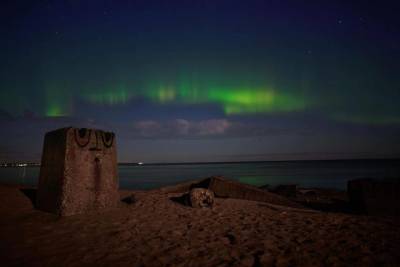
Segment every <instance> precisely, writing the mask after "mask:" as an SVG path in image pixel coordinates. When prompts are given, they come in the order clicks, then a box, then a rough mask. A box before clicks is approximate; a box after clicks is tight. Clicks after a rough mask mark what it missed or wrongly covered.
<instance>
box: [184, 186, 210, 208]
mask: <svg viewBox="0 0 400 267" xmlns="http://www.w3.org/2000/svg"><path fill="white" fill-rule="evenodd" d="M189 196H190V204H191V206H192V207H193V208H210V207H212V206H213V204H214V193H213V192H212V191H211V190H208V189H205V188H193V189H192V190H190V194H189Z"/></svg>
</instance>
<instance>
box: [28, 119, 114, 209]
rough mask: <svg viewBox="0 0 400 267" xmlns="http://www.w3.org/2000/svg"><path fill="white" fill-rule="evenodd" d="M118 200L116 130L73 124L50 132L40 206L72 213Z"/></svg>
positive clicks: (39, 198) (103, 206) (99, 207)
mask: <svg viewBox="0 0 400 267" xmlns="http://www.w3.org/2000/svg"><path fill="white" fill-rule="evenodd" d="M118 203H119V194H118V171H117V150H116V140H115V135H114V133H111V132H104V131H101V130H95V129H86V128H80V129H79V128H72V127H69V128H62V129H58V130H55V131H51V132H48V133H46V136H45V140H44V146H43V154H42V163H41V167H40V175H39V185H38V193H37V203H36V204H37V205H36V206H37V208H38V209H41V210H43V211H47V212H51V213H55V214H58V215H61V216H69V215H73V214H79V213H85V212H87V211H90V210H101V209H104V208H109V207H114V206H117V205H118Z"/></svg>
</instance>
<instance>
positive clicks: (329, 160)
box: [118, 158, 400, 166]
mask: <svg viewBox="0 0 400 267" xmlns="http://www.w3.org/2000/svg"><path fill="white" fill-rule="evenodd" d="M370 161H392V162H396V161H400V158H387V159H384V158H360V159H319V160H258V161H209V162H207V161H203V162H154V163H143V164H142V166H143V165H147V166H149V165H150V166H157V165H211V164H246V163H249V164H250V163H271V162H272V163H273V162H277V163H279V162H299V163H304V162H310V163H315V162H370ZM118 165H119V166H135V165H139V164H138V163H137V162H119V163H118Z"/></svg>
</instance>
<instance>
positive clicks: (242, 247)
mask: <svg viewBox="0 0 400 267" xmlns="http://www.w3.org/2000/svg"><path fill="white" fill-rule="evenodd" d="M132 194H133V196H134V197H130V196H131V195H132ZM120 195H121V199H125V202H121V204H120V205H119V207H118V208H114V209H110V210H107V211H104V212H101V213H99V212H93V213H90V214H84V215H74V216H70V217H58V216H55V215H53V214H50V213H46V212H42V211H39V210H36V209H34V206H33V204H32V199H33V198H34V196H35V190H34V189H29V188H24V189H21V188H20V187H17V186H6V185H2V186H0V224H1V227H0V240H1V241H0V242H1V243H0V245H1V265H2V266H94V265H96V266H399V265H400V255H399V254H398V251H399V250H400V223H399V219H396V218H383V217H369V216H356V215H349V214H341V213H328V212H320V211H315V210H310V209H305V208H304V209H303V208H293V207H287V206H279V205H273V204H268V203H262V202H256V201H246V200H239V199H228V198H227V199H224V198H216V200H215V204H214V207H212V208H202V209H194V208H192V207H189V206H185V205H183V204H182V203H180V202H179V201H176V199H179V197H180V196H181V195H182V194H181V193H171V190H152V191H120ZM126 202H130V203H126Z"/></svg>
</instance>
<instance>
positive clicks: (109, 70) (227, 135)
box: [0, 0, 400, 163]
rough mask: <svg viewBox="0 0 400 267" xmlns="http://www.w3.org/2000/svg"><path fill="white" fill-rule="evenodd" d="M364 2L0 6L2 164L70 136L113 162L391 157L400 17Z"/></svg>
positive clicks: (95, 1)
mask: <svg viewBox="0 0 400 267" xmlns="http://www.w3.org/2000/svg"><path fill="white" fill-rule="evenodd" d="M304 2H306V3H304ZM368 2H370V1H356V2H355V1H278V0H273V1H232V0H230V1H218V0H215V1H211V0H210V1H172V0H170V1H148V0H146V1H101V0H92V1H73V0H70V1H39V0H37V1H18V0H16V1H2V2H1V6H0V21H1V26H0V29H1V42H0V48H1V61H0V62H1V63H0V70H1V72H0V127H1V131H0V138H1V143H0V161H14V160H24V161H25V160H28V161H36V162H39V161H40V157H41V150H42V144H43V137H44V133H45V132H47V131H50V130H53V129H57V128H61V127H66V126H77V127H92V128H99V129H104V130H108V131H114V132H115V133H116V135H117V143H118V157H119V161H120V162H138V161H143V162H145V163H146V162H193V161H247V160H293V159H344V158H389V157H399V156H400V142H399V140H400V139H399V136H400V105H399V102H400V75H399V71H400V19H399V13H400V8H399V7H398V6H396V5H395V4H394V3H395V2H389V1H372V2H373V3H368Z"/></svg>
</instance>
